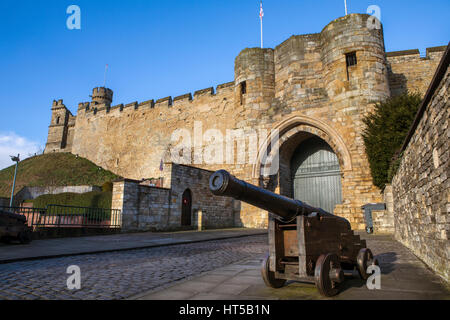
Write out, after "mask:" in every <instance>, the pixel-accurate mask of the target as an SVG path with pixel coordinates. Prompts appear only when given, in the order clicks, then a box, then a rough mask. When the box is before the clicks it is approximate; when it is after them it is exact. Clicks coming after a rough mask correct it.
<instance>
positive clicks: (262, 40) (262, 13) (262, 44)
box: [259, 0, 264, 49]
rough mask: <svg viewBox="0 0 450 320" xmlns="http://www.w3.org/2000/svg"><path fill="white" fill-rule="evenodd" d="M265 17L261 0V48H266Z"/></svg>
mask: <svg viewBox="0 0 450 320" xmlns="http://www.w3.org/2000/svg"><path fill="white" fill-rule="evenodd" d="M263 17H264V10H263V3H262V0H261V8H260V10H259V18H260V19H261V49H263V48H264V38H263Z"/></svg>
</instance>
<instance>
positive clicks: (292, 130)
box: [252, 115, 353, 183]
mask: <svg viewBox="0 0 450 320" xmlns="http://www.w3.org/2000/svg"><path fill="white" fill-rule="evenodd" d="M274 132H278V135H279V136H278V142H277V143H275V145H273V146H272V144H273V141H272V140H273V137H272V135H271V134H272V133H274ZM299 133H307V134H310V135H315V136H318V137H320V138H321V139H323V140H324V141H325V142H327V143H328V144H329V145H330V147H331V148H332V149H333V151H334V152H335V153H336V155H337V157H338V159H339V164H340V167H341V171H342V173H343V174H344V175H345V173H347V172H350V171H352V169H353V168H352V159H351V155H350V151H349V150H348V147H347V145H346V143H345V141H344V139H343V138H342V137H341V135H340V134H339V133H338V132H337V131H336V130H335V129H334V128H333V127H332V126H330V125H328V124H327V123H325V122H324V121H322V120H318V119H314V118H310V117H307V116H303V115H295V116H292V117H290V118H288V119H285V120H283V121H281V122H279V123H278V124H276V125H275V126H274V127H273V128H272V129H271V133H269V135H268V136H267V137H266V139H265V141H264V142H263V143H262V144H261V147H260V148H259V150H258V154H257V160H256V162H255V164H254V165H253V170H252V178H253V179H255V180H256V181H257V180H259V181H260V183H261V181H262V180H264V179H267V178H268V177H264V174H263V172H265V171H266V169H267V167H268V166H269V167H270V166H271V165H272V163H270V162H268V163H267V164H265V163H264V162H265V161H264V158H265V157H266V156H269V158H270V156H273V155H274V154H275V153H276V152H279V151H280V149H281V148H282V147H283V146H284V145H286V144H287V143H289V141H292V140H293V138H294V137H295V136H297V135H298V134H299Z"/></svg>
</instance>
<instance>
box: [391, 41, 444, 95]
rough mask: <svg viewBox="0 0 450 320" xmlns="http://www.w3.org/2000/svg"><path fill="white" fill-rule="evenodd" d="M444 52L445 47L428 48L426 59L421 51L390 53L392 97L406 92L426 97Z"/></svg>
mask: <svg viewBox="0 0 450 320" xmlns="http://www.w3.org/2000/svg"><path fill="white" fill-rule="evenodd" d="M444 51H445V46H444V47H434V48H428V49H427V52H426V56H424V57H422V56H421V55H420V52H419V50H407V51H397V52H388V53H387V54H386V56H387V61H388V71H389V85H390V87H391V92H392V95H394V96H396V95H399V94H401V93H404V92H406V91H410V92H418V93H419V94H421V95H424V94H425V91H426V90H427V87H428V85H429V83H430V80H431V78H432V77H433V75H434V73H435V71H436V68H437V66H438V64H439V61H440V60H441V58H442V54H443V53H444Z"/></svg>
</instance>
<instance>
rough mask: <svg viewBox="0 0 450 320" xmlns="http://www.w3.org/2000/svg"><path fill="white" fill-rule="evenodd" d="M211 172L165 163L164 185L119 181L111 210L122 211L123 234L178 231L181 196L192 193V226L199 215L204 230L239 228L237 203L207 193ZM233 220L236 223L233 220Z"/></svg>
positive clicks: (115, 188) (127, 180) (115, 185)
mask: <svg viewBox="0 0 450 320" xmlns="http://www.w3.org/2000/svg"><path fill="white" fill-rule="evenodd" d="M211 174H212V172H210V171H207V170H202V169H198V168H194V167H189V166H185V165H178V164H170V163H166V164H165V166H164V181H165V183H164V185H165V186H167V187H168V188H158V187H149V186H145V185H142V184H141V182H140V181H135V180H129V179H124V180H119V181H117V182H115V183H114V188H113V203H112V208H113V209H119V210H121V211H122V215H123V219H122V229H123V230H124V231H139V230H141V231H142V230H170V229H178V228H179V227H180V221H181V212H182V210H181V206H182V195H183V193H184V191H186V190H187V189H189V190H190V191H191V193H192V212H191V214H192V216H191V219H192V222H193V225H196V222H197V221H196V218H197V215H198V212H201V216H202V221H201V225H202V226H203V227H204V228H224V227H225V228H226V227H234V226H242V222H240V221H239V215H238V214H236V213H239V208H238V207H237V209H236V206H239V202H238V201H234V200H232V199H229V198H223V197H216V196H214V195H212V194H211V193H210V192H208V189H207V188H208V185H209V183H208V182H209V177H210V175H211ZM235 219H236V220H235Z"/></svg>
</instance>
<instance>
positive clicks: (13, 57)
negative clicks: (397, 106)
mask: <svg viewBox="0 0 450 320" xmlns="http://www.w3.org/2000/svg"><path fill="white" fill-rule="evenodd" d="M72 4H75V5H78V6H79V7H80V8H81V30H69V29H68V28H67V27H66V20H67V18H68V17H69V15H68V14H67V13H66V10H67V7H68V6H69V5H72ZM369 5H378V6H379V7H380V8H381V14H382V16H381V20H382V22H383V24H384V31H385V41H386V48H387V51H396V50H405V49H415V48H418V49H420V50H421V51H424V50H425V48H427V47H431V46H439V45H446V44H447V43H448V41H449V40H450V23H449V19H448V13H449V12H450V1H448V0H428V1H406V0H395V1H392V0H370V1H365V0H348V7H349V12H350V13H365V12H366V10H367V7H368V6H369ZM264 11H265V18H264V44H265V46H266V47H275V46H276V45H278V44H280V43H281V42H283V41H284V40H286V39H287V38H289V37H290V36H291V35H293V34H304V33H315V32H320V31H321V30H322V28H323V27H324V26H325V25H326V24H328V23H329V22H330V21H331V20H333V19H336V18H338V17H340V16H342V15H344V0H320V1H317V0H304V1H293V0H266V1H264ZM259 39H260V25H259V1H258V0H227V1H216V0H197V1H175V0H172V1H167V0H165V1H152V0H128V1H124V0H121V1H119V0H108V1H101V0H71V1H64V0H58V1H56V0H52V1H50V0H48V1H44V0H40V1H36V0H28V1H27V0H25V1H24V0H21V1H15V0H1V1H0V72H1V77H0V168H2V167H5V166H6V165H9V164H10V160H9V157H8V155H9V154H12V153H18V152H20V153H22V154H23V155H25V156H26V155H27V154H29V153H34V152H36V150H37V149H39V148H40V147H43V146H44V145H45V142H46V137H47V130H48V125H49V122H50V116H51V112H50V108H51V104H52V101H53V99H64V102H65V104H66V106H68V107H69V109H70V110H71V111H72V112H73V113H75V112H76V109H77V105H78V103H79V102H84V101H89V94H90V93H91V90H92V88H94V87H96V86H101V85H102V84H103V78H104V68H105V64H109V71H108V80H107V86H108V87H110V88H112V89H113V90H114V102H113V104H119V103H129V102H133V101H136V100H138V101H145V100H149V99H158V98H161V97H165V96H169V95H171V96H177V95H181V94H184V93H187V92H193V91H195V90H199V89H202V88H207V87H210V86H216V85H217V84H220V83H224V82H228V81H233V78H234V59H235V57H236V56H237V55H238V54H239V52H240V51H241V50H242V49H244V48H246V47H255V46H259V41H260V40H259Z"/></svg>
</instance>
